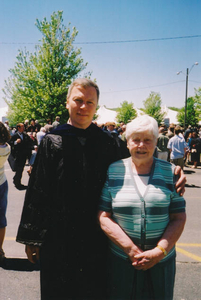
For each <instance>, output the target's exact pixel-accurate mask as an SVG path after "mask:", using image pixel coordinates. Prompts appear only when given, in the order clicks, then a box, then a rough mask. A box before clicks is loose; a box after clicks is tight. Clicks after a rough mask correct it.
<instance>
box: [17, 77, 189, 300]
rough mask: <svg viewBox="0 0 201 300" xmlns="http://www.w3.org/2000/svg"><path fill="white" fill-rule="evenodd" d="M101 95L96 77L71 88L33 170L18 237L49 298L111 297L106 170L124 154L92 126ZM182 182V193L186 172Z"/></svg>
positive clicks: (42, 292)
mask: <svg viewBox="0 0 201 300" xmlns="http://www.w3.org/2000/svg"><path fill="white" fill-rule="evenodd" d="M98 99H99V88H98V86H97V84H96V83H94V82H93V81H91V80H89V79H86V78H79V79H76V80H75V81H74V82H73V83H72V84H71V85H70V87H69V88H68V94H67V105H66V107H67V109H68V111H69V115H70V118H69V120H68V123H67V124H64V125H61V126H59V127H58V128H56V129H55V130H53V131H51V133H49V134H47V135H46V136H45V137H44V138H43V139H42V141H41V143H40V146H39V148H38V153H37V156H36V160H35V162H34V166H33V170H32V172H31V176H30V180H29V186H28V189H27V193H26V196H25V202H24V207H23V211H22V217H21V221H20V225H19V228H18V234H17V241H18V242H20V243H23V244H25V245H26V248H25V249H26V253H27V257H28V259H29V260H30V261H31V262H32V263H34V262H36V261H37V260H38V259H39V258H40V268H41V271H40V272H41V299H42V300H44V299H45V300H47V299H48V300H53V299H54V300H59V299H60V300H63V299H75V300H78V299H79V300H80V299H86V300H88V299H90V300H99V299H101V300H105V299H106V298H107V289H106V287H107V282H106V273H107V252H108V248H107V246H108V245H107V238H106V237H105V235H104V233H103V232H102V231H101V229H100V227H99V224H98V222H97V213H98V205H99V197H100V193H101V189H102V187H103V185H104V182H105V179H106V172H107V168H108V166H109V164H111V163H112V162H114V161H116V160H118V159H120V158H121V156H120V153H123V151H122V152H121V151H119V146H118V145H117V144H116V142H115V140H114V139H113V138H112V137H111V136H109V135H108V134H106V133H105V132H104V131H102V130H101V129H100V128H99V127H98V126H96V125H94V124H93V123H92V120H93V116H94V114H95V112H96V108H97V105H98ZM122 145H123V146H122ZM122 145H121V147H125V148H126V144H122ZM121 147H120V148H121ZM120 150H121V149H120ZM124 157H127V156H122V158H124ZM180 184H181V185H180V189H182V191H183V186H184V184H185V177H184V175H183V174H181V178H180Z"/></svg>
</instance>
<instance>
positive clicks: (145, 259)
mask: <svg viewBox="0 0 201 300" xmlns="http://www.w3.org/2000/svg"><path fill="white" fill-rule="evenodd" d="M134 258H135V260H136V261H134V262H133V263H132V265H133V266H134V268H135V269H136V270H143V271H146V270H148V269H150V268H152V267H153V266H155V265H156V264H157V263H158V262H159V261H160V260H161V259H163V258H164V254H163V252H162V251H161V250H160V249H158V248H157V247H156V248H154V249H152V250H147V251H144V252H143V253H140V254H137V255H135V256H134Z"/></svg>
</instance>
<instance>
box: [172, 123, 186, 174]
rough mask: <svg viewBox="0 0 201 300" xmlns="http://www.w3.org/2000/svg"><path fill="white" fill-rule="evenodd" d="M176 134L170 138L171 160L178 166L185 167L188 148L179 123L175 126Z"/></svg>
mask: <svg viewBox="0 0 201 300" xmlns="http://www.w3.org/2000/svg"><path fill="white" fill-rule="evenodd" d="M174 132H175V135H174V136H173V137H172V138H171V139H170V140H169V142H168V145H167V148H168V149H169V150H170V161H171V162H172V163H173V164H175V165H176V166H180V167H181V168H182V169H183V167H184V158H185V153H186V150H187V147H188V145H187V143H186V142H185V139H184V137H183V135H182V134H181V132H182V129H181V127H180V126H179V125H177V126H176V127H175V130H174Z"/></svg>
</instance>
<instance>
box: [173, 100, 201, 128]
mask: <svg viewBox="0 0 201 300" xmlns="http://www.w3.org/2000/svg"><path fill="white" fill-rule="evenodd" d="M184 116H185V108H184V107H183V108H182V109H181V110H180V112H178V114H177V120H178V122H179V123H180V124H181V126H184ZM198 121H199V111H198V109H197V101H196V99H195V98H194V97H190V98H188V99H187V109H186V127H188V125H191V126H193V127H194V126H197V124H198Z"/></svg>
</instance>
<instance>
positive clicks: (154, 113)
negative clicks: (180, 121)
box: [143, 92, 165, 125]
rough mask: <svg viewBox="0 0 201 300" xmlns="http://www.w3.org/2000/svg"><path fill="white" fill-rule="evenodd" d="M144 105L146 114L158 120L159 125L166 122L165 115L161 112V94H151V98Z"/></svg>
mask: <svg viewBox="0 0 201 300" xmlns="http://www.w3.org/2000/svg"><path fill="white" fill-rule="evenodd" d="M143 103H144V112H145V113H146V114H147V115H149V116H151V117H153V118H154V119H156V121H157V122H158V124H159V125H160V124H161V123H162V122H163V120H164V115H165V113H163V112H162V111H161V104H162V100H161V96H160V94H159V93H155V92H151V93H150V94H149V97H148V98H147V99H146V100H145V101H144V102H143Z"/></svg>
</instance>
